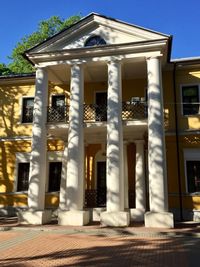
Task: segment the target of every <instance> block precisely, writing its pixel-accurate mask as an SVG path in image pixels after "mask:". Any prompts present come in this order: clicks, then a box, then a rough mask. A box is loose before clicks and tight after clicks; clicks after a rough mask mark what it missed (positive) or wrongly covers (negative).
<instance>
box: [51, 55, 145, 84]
mask: <svg viewBox="0 0 200 267" xmlns="http://www.w3.org/2000/svg"><path fill="white" fill-rule="evenodd" d="M48 72H49V80H50V81H51V82H52V83H54V84H63V83H64V84H69V83H70V65H67V64H66V65H65V64H60V65H55V66H49V67H48ZM107 72H108V70H107V64H106V62H91V63H87V64H84V81H85V82H102V81H107V76H108V74H107ZM146 75H147V74H146V62H145V59H142V58H138V59H134V60H133V59H132V60H130V59H129V60H124V61H123V62H122V79H125V80H130V79H138V78H146Z"/></svg>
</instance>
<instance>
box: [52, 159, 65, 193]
mask: <svg viewBox="0 0 200 267" xmlns="http://www.w3.org/2000/svg"><path fill="white" fill-rule="evenodd" d="M61 172H62V162H50V163H49V192H55V191H59V190H60V180H61Z"/></svg>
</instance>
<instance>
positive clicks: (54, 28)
mask: <svg viewBox="0 0 200 267" xmlns="http://www.w3.org/2000/svg"><path fill="white" fill-rule="evenodd" d="M80 19H81V16H80V15H75V16H71V17H69V18H68V19H61V18H60V17H59V16H52V17H50V18H49V19H47V20H44V21H41V22H39V24H38V28H37V30H36V31H35V32H33V33H32V34H30V35H27V36H24V37H23V38H22V39H21V41H20V42H18V43H17V45H16V46H15V47H14V49H13V51H12V54H11V56H9V59H10V60H11V63H10V64H9V65H8V66H6V65H5V64H3V63H2V64H1V63H0V75H7V74H11V73H30V72H33V71H34V67H33V66H32V65H31V64H30V62H28V61H27V60H26V59H24V57H23V56H22V54H23V53H24V52H25V51H26V50H28V49H30V48H32V47H33V46H35V45H37V44H39V43H41V42H43V41H44V40H46V39H47V38H49V37H51V36H53V35H54V34H56V33H58V32H59V31H61V30H63V29H65V28H67V27H69V26H70V25H72V24H74V23H75V22H77V21H79V20H80Z"/></svg>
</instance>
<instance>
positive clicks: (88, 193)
mask: <svg viewBox="0 0 200 267" xmlns="http://www.w3.org/2000/svg"><path fill="white" fill-rule="evenodd" d="M128 195H129V196H128V199H129V208H135V191H134V190H129V192H128ZM85 207H86V208H94V207H106V188H104V189H102V188H101V189H87V190H85Z"/></svg>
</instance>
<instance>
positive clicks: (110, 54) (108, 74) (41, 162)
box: [21, 15, 173, 227]
mask: <svg viewBox="0 0 200 267" xmlns="http://www.w3.org/2000/svg"><path fill="white" fill-rule="evenodd" d="M90 19H93V20H96V22H98V23H99V24H101V23H102V25H103V24H104V23H105V21H104V19H102V18H101V17H98V16H96V15H93V18H90ZM114 24H115V23H114ZM115 26H116V25H115ZM118 27H119V26H118ZM124 27H125V26H124ZM129 27H130V26H127V30H129V31H130V29H129ZM137 30H138V29H137ZM97 31H98V30H97ZM142 31H143V32H141V33H140V34H144V30H142ZM69 34H70V36H71V35H72V32H70V33H69ZM129 34H130V32H129ZM132 34H133V35H134V33H132ZM146 34H147V33H146ZM148 34H149V36H150V33H148ZM118 35H119V33H118ZM152 35H153V37H154V38H155V37H157V38H155V40H154V39H151V38H150V37H149V40H145V41H137V42H136V41H135V42H134V41H133V42H128V43H112V44H109V45H108V44H104V45H102V46H95V47H73V48H68V49H66V47H65V48H62V49H61V47H59V45H61V44H62V43H63V40H62V42H61V43H60V44H59V40H57V41H56V47H53V46H52V44H49V43H48V41H47V44H46V45H47V47H46V48H45V46H44V45H42V46H41V47H39V48H38V47H37V48H35V49H34V48H33V50H31V51H28V52H27V57H29V59H30V60H31V61H32V62H33V63H34V64H35V65H36V67H37V71H36V87H35V89H36V93H35V103H34V119H33V128H32V152H31V164H30V166H31V167H30V179H29V181H30V182H29V191H28V210H27V211H23V212H21V220H22V221H26V222H27V223H33V224H43V223H46V222H48V221H49V220H50V217H51V211H50V210H47V209H45V177H46V170H47V160H46V158H47V140H48V138H49V136H50V137H51V138H55V137H57V138H58V137H59V138H60V137H61V138H62V139H63V140H64V141H65V148H64V151H63V160H62V175H61V188H60V200H59V201H60V204H59V211H58V223H59V224H61V225H85V224H87V223H89V221H90V218H91V216H90V213H89V211H88V210H87V209H85V203H84V202H85V187H86V183H85V175H84V169H85V165H84V163H85V153H84V150H85V149H84V142H86V143H94V144H95V143H96V144H98V143H105V144H106V145H105V146H106V149H105V159H106V207H105V208H106V210H105V211H103V212H101V214H100V222H101V224H103V225H107V226H127V225H129V223H130V219H133V220H135V221H140V220H144V219H145V225H146V226H147V227H153V226H158V227H173V216H172V214H171V213H169V212H168V199H167V176H166V161H165V140H164V139H165V138H164V124H163V104H162V103H163V96H162V66H163V65H164V64H165V62H166V57H167V55H166V52H165V50H166V46H167V43H168V39H167V37H164V36H159V34H156V33H152ZM154 35H156V36H154ZM91 36H92V35H91ZM61 37H62V36H61ZM118 37H119V36H118ZM158 37H159V38H158ZM161 37H162V38H161ZM62 38H64V37H62ZM62 38H61V39H62ZM67 38H68V37H67ZM70 38H71V37H70ZM77 38H78V37H77ZM79 38H80V37H79ZM82 38H83V37H82ZM84 38H85V40H87V38H88V34H86V35H85V37H84ZM80 40H82V39H80ZM79 42H81V41H79ZM83 43H84V42H83ZM106 43H108V40H107V42H106ZM50 47H51V49H50ZM58 47H59V50H58ZM95 71H96V72H95ZM134 75H135V76H134ZM141 76H142V77H144V79H146V81H147V93H148V122H147V120H146V116H147V109H146V104H145V105H143V104H141V103H142V101H138V100H134V99H132V102H133V103H127V101H126V103H125V104H126V108H124V106H123V100H124V99H123V95H125V94H126V80H128V79H127V77H129V79H130V78H131V79H137V78H138V77H141ZM88 80H90V82H91V81H92V82H94V81H95V82H100V83H101V82H104V83H105V91H106V92H107V120H104V121H101V122H97V121H95V116H93V120H94V121H93V120H92V119H91V118H92V115H90V118H89V120H87V119H86V118H85V109H84V105H86V104H85V102H87V101H86V100H87V99H86V90H85V87H86V83H87V82H88ZM58 81H59V83H60V82H62V83H68V84H69V85H70V94H69V95H70V96H69V112H68V114H67V117H68V119H66V121H65V122H64V123H62V124H55V122H52V121H51V122H49V123H48V124H47V111H46V107H47V106H48V86H49V82H54V83H56V82H58ZM133 85H134V83H133ZM140 95H141V97H140V98H142V97H143V98H144V97H145V90H144V91H143V92H142V93H140ZM140 100H141V99H140ZM144 102H145V101H144ZM127 105H129V108H127ZM90 108H91V107H90ZM136 108H137V109H139V108H140V113H138V114H139V115H137V112H136ZM141 110H142V112H141ZM95 112H96V109H94V108H91V109H90V111H89V114H93V113H94V114H95ZM132 113H133V118H132V119H130V118H128V119H127V116H130V114H132ZM127 114H128V115H127ZM134 116H135V117H134ZM146 132H148V152H147V153H148V173H147V175H148V182H149V197H150V198H149V203H150V211H148V212H146V211H147V210H146V179H145V151H144V134H145V133H146ZM127 143H134V144H135V148H136V153H135V166H134V168H135V186H134V188H135V208H134V209H130V208H129V205H128V202H129V201H128V190H129V188H128V187H129V186H128V184H129V183H128V180H127V177H128V174H127V172H128V171H127Z"/></svg>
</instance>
